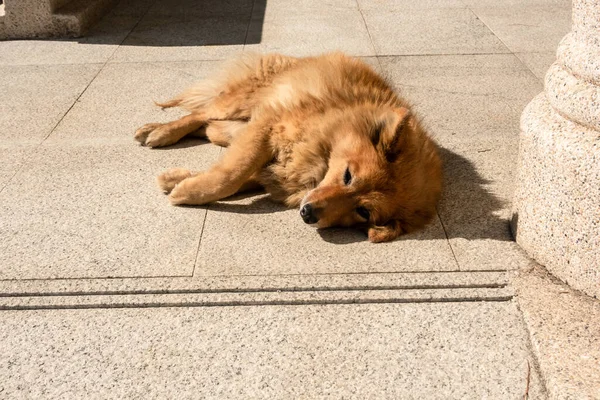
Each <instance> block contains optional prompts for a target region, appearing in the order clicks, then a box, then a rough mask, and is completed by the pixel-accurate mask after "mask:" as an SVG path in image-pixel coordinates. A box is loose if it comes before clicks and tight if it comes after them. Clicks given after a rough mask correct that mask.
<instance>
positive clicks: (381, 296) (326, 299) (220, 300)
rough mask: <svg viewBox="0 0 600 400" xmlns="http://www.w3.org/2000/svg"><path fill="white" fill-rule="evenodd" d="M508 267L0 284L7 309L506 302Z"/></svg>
mask: <svg viewBox="0 0 600 400" xmlns="http://www.w3.org/2000/svg"><path fill="white" fill-rule="evenodd" d="M512 295H513V293H512V289H511V288H510V287H508V286H507V276H506V273H502V272H469V273H465V272H445V273H404V274H402V273H397V274H336V275H310V276H309V275H283V276H281V275H280V276H228V277H203V278H192V277H188V278H155V279H151V278H146V279H135V278H129V279H87V280H86V279H71V280H24V281H0V309H4V310H25V309H52V308H129V307H175V306H177V307H182V306H238V305H239V306H243V305H295V304H352V303H421V302H455V301H506V300H510V299H511V298H512Z"/></svg>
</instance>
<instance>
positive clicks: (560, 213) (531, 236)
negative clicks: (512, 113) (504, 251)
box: [511, 93, 600, 298]
mask: <svg viewBox="0 0 600 400" xmlns="http://www.w3.org/2000/svg"><path fill="white" fill-rule="evenodd" d="M518 168H519V171H518V176H517V182H516V192H515V199H514V203H513V218H512V221H511V228H512V230H513V234H514V236H515V238H516V240H517V243H518V244H519V245H520V246H521V247H522V248H523V249H524V250H525V251H526V252H527V253H528V254H529V255H530V256H531V257H533V258H534V259H535V260H537V261H538V262H539V263H540V264H542V265H544V266H545V267H546V268H547V269H548V270H549V271H550V272H551V273H552V274H554V275H555V276H557V277H558V278H560V279H561V280H563V281H564V282H566V283H568V284H569V285H570V286H571V287H573V288H575V289H578V290H581V291H582V292H584V293H586V294H588V295H590V296H594V297H597V298H600V132H598V131H596V130H594V129H591V128H587V127H585V126H582V125H579V124H577V123H575V122H572V121H569V120H567V119H565V118H563V117H561V116H560V115H559V114H558V113H556V112H555V111H554V109H553V108H552V106H551V105H550V103H549V102H548V100H547V98H546V95H545V93H542V94H540V95H538V96H537V97H536V98H535V99H534V100H533V101H532V102H531V103H530V104H529V105H528V106H527V107H526V108H525V111H524V112H523V115H522V117H521V141H520V148H519V166H518Z"/></svg>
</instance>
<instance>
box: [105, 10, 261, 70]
mask: <svg viewBox="0 0 600 400" xmlns="http://www.w3.org/2000/svg"><path fill="white" fill-rule="evenodd" d="M249 21H250V14H247V15H224V16H211V17H203V16H198V15H164V16H153V15H147V16H146V17H144V18H143V19H142V20H141V21H140V23H139V24H138V25H136V27H135V29H133V31H132V32H131V33H130V34H129V36H127V39H125V41H124V42H123V43H122V45H121V46H120V47H119V48H118V49H117V50H116V51H115V53H114V55H113V57H112V58H111V62H147V61H178V60H181V61H186V60H211V59H212V60H218V59H225V58H228V57H231V56H233V55H234V54H236V53H239V52H241V51H242V50H243V48H244V41H245V37H246V31H247V29H248V23H249Z"/></svg>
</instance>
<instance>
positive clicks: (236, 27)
mask: <svg viewBox="0 0 600 400" xmlns="http://www.w3.org/2000/svg"><path fill="white" fill-rule="evenodd" d="M265 8H266V0H228V1H221V0H160V1H157V2H154V1H150V0H121V2H120V3H118V4H117V5H116V6H115V7H114V8H113V9H112V10H111V11H110V12H109V13H108V14H106V15H105V16H104V17H103V18H102V19H101V20H100V21H99V22H98V23H97V24H96V25H95V26H93V27H92V28H91V29H90V30H89V32H88V34H86V35H85V36H84V37H82V38H79V39H76V40H77V42H79V43H82V44H83V43H84V44H120V45H122V46H149V47H163V46H166V47H168V46H178V47H179V46H195V47H198V46H228V45H244V44H255V43H260V41H261V39H262V27H263V22H264V14H265Z"/></svg>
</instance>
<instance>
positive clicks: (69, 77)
mask: <svg viewBox="0 0 600 400" xmlns="http://www.w3.org/2000/svg"><path fill="white" fill-rule="evenodd" d="M1 45H2V43H1V42H0V46H1ZM0 53H1V51H0ZM100 68H101V65H97V64H91V65H39V66H30V65H4V66H0V92H1V93H2V95H1V96H0V140H1V141H2V142H4V143H6V142H8V141H12V140H18V141H22V140H32V141H37V142H39V141H40V140H41V139H43V138H44V137H46V136H47V135H49V134H50V132H51V130H52V128H54V127H55V126H56V124H57V123H58V122H59V121H60V119H61V118H62V117H63V116H64V115H65V113H66V112H67V111H68V110H69V108H70V107H71V106H72V105H73V103H74V102H75V100H76V99H77V97H79V95H80V94H81V93H82V92H83V91H84V90H85V88H86V87H87V86H88V85H89V83H90V82H91V81H92V79H94V76H96V74H97V73H98V71H99V70H100Z"/></svg>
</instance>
